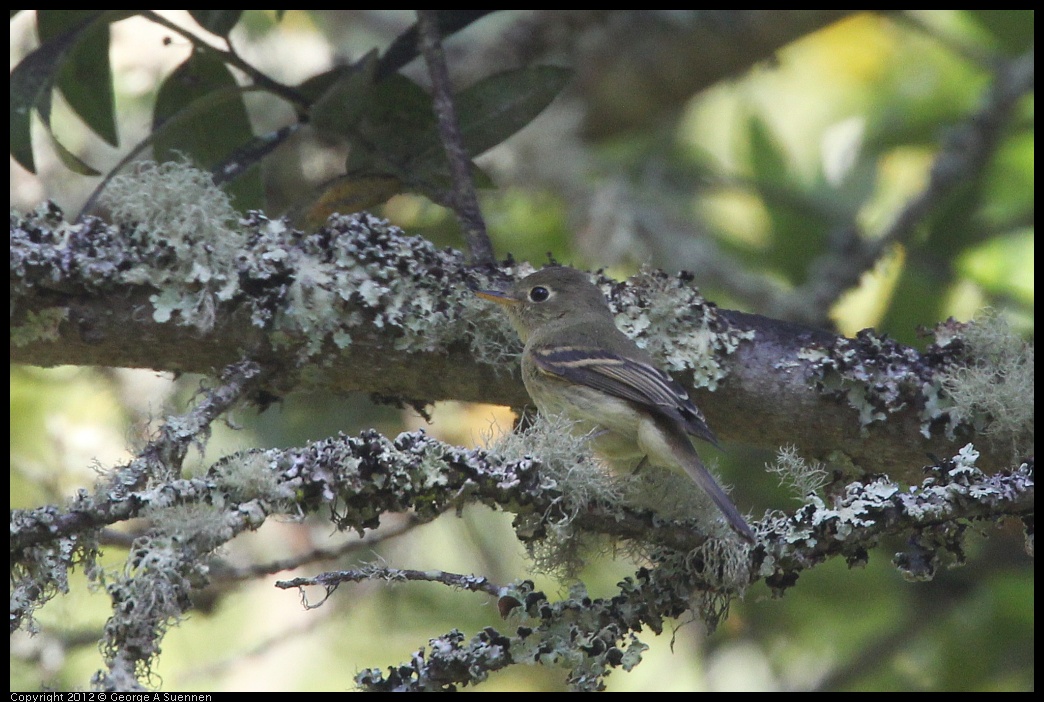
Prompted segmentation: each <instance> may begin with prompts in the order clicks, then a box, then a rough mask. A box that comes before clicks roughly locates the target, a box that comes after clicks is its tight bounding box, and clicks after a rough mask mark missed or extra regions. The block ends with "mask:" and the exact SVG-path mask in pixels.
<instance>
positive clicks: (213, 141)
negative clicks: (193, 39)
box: [152, 49, 263, 208]
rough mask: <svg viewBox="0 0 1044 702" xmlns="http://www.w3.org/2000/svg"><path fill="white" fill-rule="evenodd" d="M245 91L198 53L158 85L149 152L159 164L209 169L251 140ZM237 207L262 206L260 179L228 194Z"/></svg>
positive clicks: (242, 182) (216, 60)
mask: <svg viewBox="0 0 1044 702" xmlns="http://www.w3.org/2000/svg"><path fill="white" fill-rule="evenodd" d="M243 92H244V89H243V88H241V87H240V86H239V84H238V83H236V80H235V78H234V77H233V75H232V72H231V71H230V70H229V68H228V66H226V65H225V64H224V62H223V61H222V60H221V59H220V57H218V56H217V55H216V54H214V53H213V52H211V51H206V50H203V51H200V50H198V49H197V50H196V51H193V52H192V55H191V56H189V58H188V59H186V60H185V62H184V63H182V64H181V65H180V66H178V68H177V69H175V71H174V72H173V73H172V74H171V75H170V76H168V77H167V78H166V80H164V81H163V83H162V84H161V85H160V88H159V93H158V94H157V96H156V106H155V109H154V112H153V120H152V122H153V135H152V139H153V150H154V152H155V155H156V160H157V161H159V162H161V163H162V162H164V161H170V160H174V159H176V158H178V157H179V154H185V155H187V156H189V157H190V158H191V159H192V161H193V162H195V163H196V164H198V165H199V166H200V167H202V168H210V167H212V166H213V165H215V164H217V163H219V162H220V161H221V160H222V159H224V158H226V157H227V156H228V155H229V154H230V153H232V152H233V151H234V150H235V149H236V148H238V147H239V146H241V145H242V144H245V143H248V142H250V141H251V140H252V139H253V136H254V135H253V131H252V130H251V127H250V120H249V118H248V116H247V111H246V106H245V105H244V103H243ZM229 190H230V192H231V194H232V195H233V197H234V198H235V200H236V206H237V207H239V208H243V207H259V206H260V205H261V204H262V202H263V196H262V195H263V192H262V189H261V181H260V175H259V174H257V173H256V172H255V173H254V177H253V178H240V179H238V180H237V182H236V183H235V184H234V185H232V186H231V187H230V188H229Z"/></svg>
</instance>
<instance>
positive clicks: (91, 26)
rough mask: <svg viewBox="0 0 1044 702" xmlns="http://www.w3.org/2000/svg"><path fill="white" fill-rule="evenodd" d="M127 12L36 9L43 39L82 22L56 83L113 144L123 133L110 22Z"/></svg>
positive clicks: (96, 130)
mask: <svg viewBox="0 0 1044 702" xmlns="http://www.w3.org/2000/svg"><path fill="white" fill-rule="evenodd" d="M125 16H126V15H125V14H118V15H113V14H108V13H104V14H103V13H99V12H97V11H94V10H88V11H84V10H38V11H37V13H36V26H37V31H38V32H39V34H40V41H41V42H45V41H48V40H50V39H52V38H54V37H58V36H60V35H62V34H63V33H65V32H68V31H72V30H75V29H76V28H77V27H80V25H81V24H82V27H80V28H79V31H78V33H77V35H76V39H75V41H74V42H73V44H72V46H71V47H70V49H69V51H68V53H67V54H66V56H65V57H64V58H63V60H62V62H61V67H60V70H59V73H58V78H57V82H56V87H57V88H58V89H59V90H60V91H61V92H62V95H63V96H64V97H65V100H66V101H67V102H68V103H69V107H70V108H72V110H73V111H74V112H75V113H76V114H77V115H78V116H79V117H80V119H82V120H83V122H84V124H86V125H87V126H88V127H90V129H91V131H93V132H94V133H95V134H97V135H98V136H100V137H101V138H102V139H104V140H105V141H106V142H108V143H109V144H111V145H112V146H119V136H118V134H117V130H116V97H115V94H114V91H113V77H112V68H111V66H110V65H109V25H110V23H111V22H113V21H116V20H119V19H124V18H125Z"/></svg>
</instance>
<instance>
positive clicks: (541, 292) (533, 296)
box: [529, 285, 551, 302]
mask: <svg viewBox="0 0 1044 702" xmlns="http://www.w3.org/2000/svg"><path fill="white" fill-rule="evenodd" d="M549 297H551V291H550V290H548V289H547V288H545V287H544V286H543V285H538V286H536V287H535V288H533V289H532V290H530V291H529V299H530V300H532V301H533V302H544V301H546V300H547V298H549Z"/></svg>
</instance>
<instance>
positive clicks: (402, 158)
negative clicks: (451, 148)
mask: <svg viewBox="0 0 1044 702" xmlns="http://www.w3.org/2000/svg"><path fill="white" fill-rule="evenodd" d="M433 141H435V142H437V141H438V136H437V135H436V132H435V114H434V112H432V103H431V96H430V95H428V94H427V93H426V92H425V91H424V89H423V88H421V87H420V86H419V85H417V84H416V83H414V82H413V81H412V80H410V79H409V78H407V77H405V76H403V75H400V74H395V75H392V76H389V77H388V78H387V79H385V80H383V81H380V82H379V83H377V84H376V85H375V86H374V87H373V92H372V94H371V96H370V100H369V102H368V104H367V105H366V110H365V112H364V113H363V115H362V117H361V119H360V120H359V123H358V125H357V132H356V135H355V138H353V139H352V145H353V148H352V152H353V155H352V157H351V158H352V159H355V158H356V157H357V156H356V153H355V152H356V151H357V150H358V149H362V150H364V151H366V152H369V153H370V154H371V155H372V156H374V157H375V158H376V160H377V162H379V163H383V164H384V165H385V166H386V167H387V168H390V169H392V170H393V171H394V172H396V173H398V174H400V175H401V176H402V177H403V178H405V177H408V175H409V171H410V166H411V163H412V162H413V159H414V158H415V156H416V154H417V153H418V152H419V151H421V150H423V149H426V148H430V144H431V143H432V142H433Z"/></svg>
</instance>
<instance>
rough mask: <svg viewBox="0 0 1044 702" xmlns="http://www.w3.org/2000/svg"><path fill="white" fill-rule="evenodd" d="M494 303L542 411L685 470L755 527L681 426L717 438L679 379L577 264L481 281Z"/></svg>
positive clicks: (747, 534)
mask: <svg viewBox="0 0 1044 702" xmlns="http://www.w3.org/2000/svg"><path fill="white" fill-rule="evenodd" d="M476 294H478V295H479V296H481V297H484V298H486V299H488V300H492V301H494V302H497V303H500V304H501V305H503V306H504V308H505V309H506V310H507V313H508V316H509V318H510V319H511V323H512V325H513V326H514V327H515V330H516V331H518V335H519V337H520V338H521V339H522V341H523V342H524V343H525V350H524V351H523V353H522V380H523V381H524V382H525V384H526V389H527V390H528V391H529V395H530V397H531V398H533V401H534V402H535V403H536V405H537V407H538V408H539V409H540V411H541V412H542V413H544V414H552V415H554V414H562V415H565V416H567V417H569V418H570V419H573V420H575V421H577V422H578V423H579V428H580V430H582V431H584V432H585V433H586V432H591V433H592V436H593V439H592V441H593V444H594V448H595V449H596V450H597V451H598V452H599V453H601V454H603V455H605V456H606V457H607V458H610V459H613V460H624V459H628V460H639V459H643V458H648V460H649V461H650V462H652V463H653V464H655V465H660V466H665V467H669V468H678V469H681V470H683V471H685V473H686V474H688V475H689V477H691V478H692V479H693V481H694V482H695V483H696V484H697V485H699V486H700V488H701V489H702V490H703V491H704V492H706V493H707V495H709V496H710V498H711V499H712V500H713V501H714V504H716V505H717V506H718V509H720V510H721V512H722V514H724V515H725V518H726V520H727V521H728V524H729V526H730V527H731V528H732V530H733V531H735V532H736V534H738V535H739V536H740V537H741V538H743V539H744V540H745V541H748V542H751V543H753V542H754V540H755V539H754V532H753V531H752V530H751V528H750V526H749V525H748V524H747V522H746V520H744V519H743V516H742V515H740V513H739V510H737V509H736V507H735V505H733V504H732V501H731V500H729V498H728V496H727V495H726V494H725V492H724V491H723V490H722V489H721V487H720V486H719V485H718V484H717V483H716V482H715V481H714V478H713V476H711V474H710V473H709V472H708V471H707V468H706V467H705V466H704V465H703V461H702V460H700V457H699V455H698V454H697V453H696V449H694V448H693V446H692V443H691V442H690V441H689V437H688V435H689V434H692V435H694V436H698V437H700V438H701V439H704V440H706V441H709V442H711V443H713V444H715V445H716V444H717V439H716V438H715V436H714V433H713V432H712V431H711V430H710V427H708V426H707V422H706V420H705V419H704V417H703V413H702V412H700V410H699V409H698V408H697V407H696V405H695V404H693V402H692V400H690V399H689V396H688V393H686V391H685V388H683V387H682V386H681V385H679V384H678V383H677V382H676V381H675V380H674V379H673V378H671V377H670V376H669V375H667V373H665V372H663V371H662V370H660V369H659V368H657V367H656V364H655V363H654V362H653V359H652V357H651V356H650V355H649V354H648V353H646V352H645V350H643V349H641V348H639V347H638V345H637V344H635V343H634V341H632V340H631V339H630V338H628V337H627V336H626V335H625V334H624V333H623V332H621V331H620V330H619V329H617V328H616V324H615V322H614V321H613V315H612V312H611V311H610V310H609V305H608V304H607V303H606V300H605V297H604V296H603V295H602V291H601V290H600V289H599V288H598V286H596V285H594V284H593V283H592V282H591V281H590V280H589V279H588V277H587V275H586V274H585V273H583V272H581V271H578V270H576V269H573V268H566V267H564V266H553V267H549V268H545V269H543V270H540V271H537V272H536V273H533V274H532V275H529V276H526V277H525V278H523V279H522V280H520V281H518V282H516V283H515V284H514V285H513V286H511V287H510V288H509V289H507V290H480V291H477V292H476Z"/></svg>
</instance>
